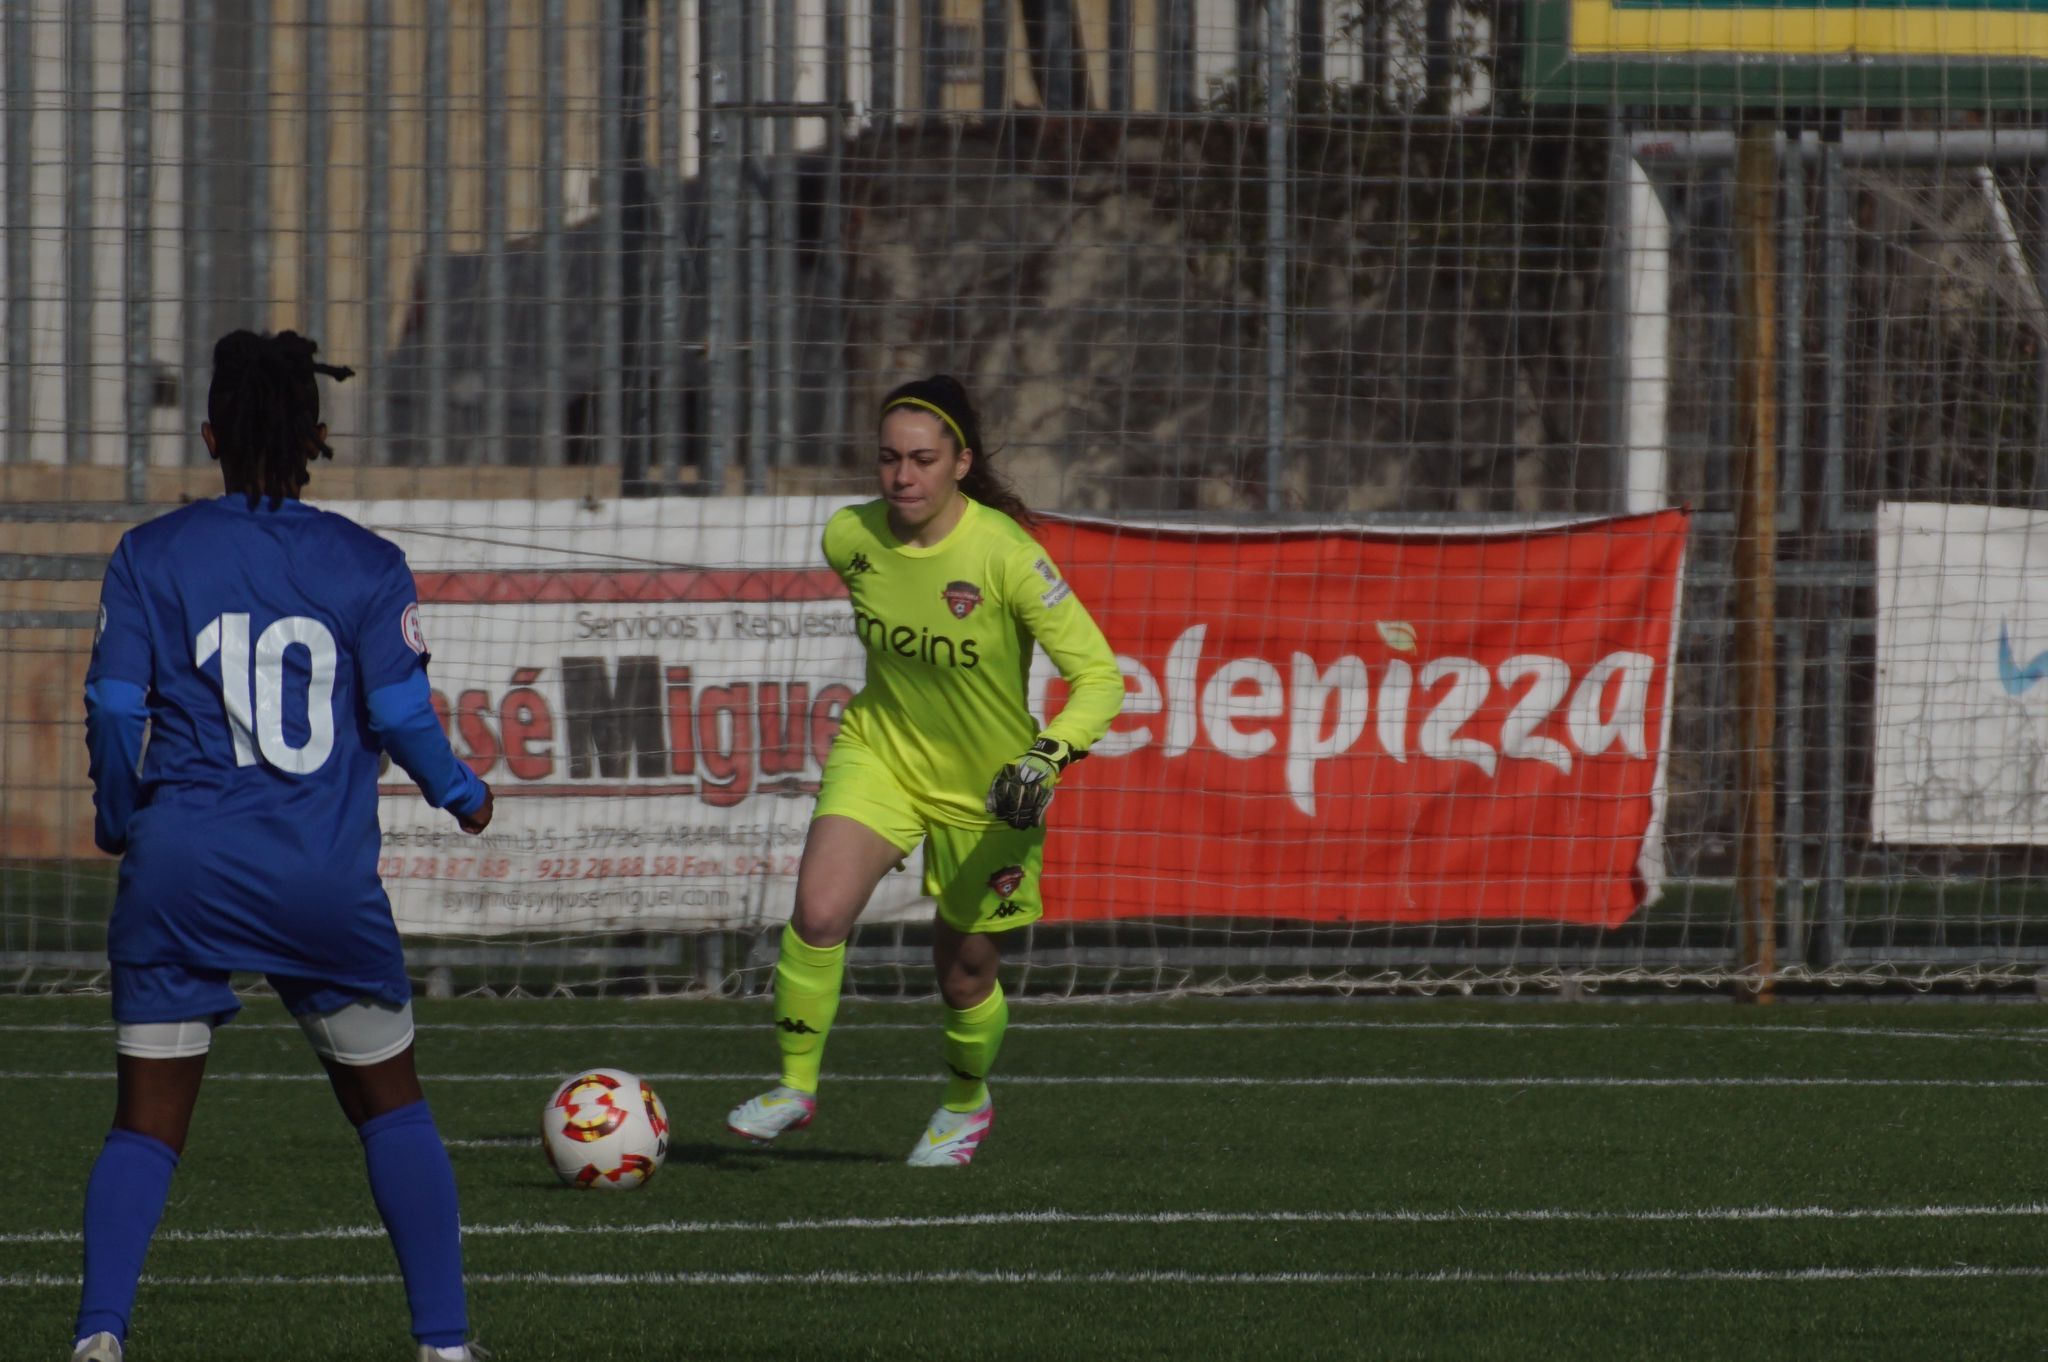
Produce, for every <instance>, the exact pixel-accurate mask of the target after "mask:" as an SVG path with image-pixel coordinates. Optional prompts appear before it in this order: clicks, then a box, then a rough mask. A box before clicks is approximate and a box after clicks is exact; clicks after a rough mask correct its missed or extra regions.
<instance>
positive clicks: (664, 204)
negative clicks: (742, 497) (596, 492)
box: [649, 0, 704, 493]
mask: <svg viewBox="0 0 2048 1362" xmlns="http://www.w3.org/2000/svg"><path fill="white" fill-rule="evenodd" d="M682 86H683V6H682V0H662V5H661V88H660V90H659V92H658V95H657V98H656V107H657V108H658V109H659V110H660V117H661V163H660V164H659V165H658V166H656V167H655V168H654V180H655V182H654V184H653V186H652V192H653V193H654V195H655V202H656V203H657V204H658V205H659V210H660V223H659V227H660V231H661V359H660V360H659V361H658V362H657V363H655V364H653V365H651V366H650V368H651V370H652V377H653V382H654V439H655V442H656V447H657V449H658V450H659V452H660V465H661V475H660V478H659V483H660V487H661V490H662V491H663V492H665V493H673V492H674V491H676V490H677V488H679V487H680V486H681V485H682V480H683V443H684V439H685V434H684V430H683V421H684V416H683V389H684V384H683V381H682V380H683V375H684V373H685V372H687V371H688V367H689V357H688V351H687V349H686V348H685V345H684V341H683V212H682V192H683V178H682V146H683V98H682ZM703 171H704V167H703V163H702V162H701V161H700V162H699V163H698V167H697V173H698V175H699V176H700V177H701V176H702V175H703ZM649 471H650V477H652V470H649Z"/></svg>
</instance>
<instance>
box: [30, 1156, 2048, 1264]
mask: <svg viewBox="0 0 2048 1362" xmlns="http://www.w3.org/2000/svg"><path fill="white" fill-rule="evenodd" d="M520 1143H522V1144H528V1143H531V1141H521V1142H520ZM2043 1216H2048V1202H2038V1201H2030V1202H2020V1203H2015V1204H2012V1205H1992V1206H1944V1205H1927V1206H1845V1207H1834V1206H1710V1207H1705V1208H1701V1209H1696V1210H1614V1211H1594V1210H1573V1209H1569V1208H1557V1207H1536V1208H1532V1209H1527V1210H1512V1211H1487V1210H1444V1211H1420V1210H1399V1209H1395V1210H1380V1211H1213V1210H1193V1211H1059V1210H1043V1211H980V1212H975V1213H971V1214H964V1215H929V1216H834V1217H826V1218H814V1219H788V1220H657V1221H648V1222H645V1223H640V1224H622V1223H619V1222H616V1221H604V1222H601V1223H593V1224H565V1223H559V1222H550V1221H513V1222H511V1223H509V1224H496V1225H464V1226H463V1227H462V1233H463V1236H464V1237H465V1238H469V1239H497V1238H517V1239H525V1238H543V1237H555V1236H564V1235H566V1236H572V1237H576V1236H584V1235H601V1236H604V1237H606V1238H610V1237H614V1236H623V1237H634V1236H642V1237H644V1236H654V1237H666V1236H671V1235H711V1234H741V1235H746V1234H802V1233H814V1232H819V1231H829V1232H832V1233H843V1232H851V1231H883V1230H949V1229H1000V1228H1005V1227H1016V1226H1026V1227H1034V1228H1052V1229H1059V1228H1065V1227H1069V1226H1094V1225H1123V1226H1149V1227H1171V1226H1180V1225H1393V1226H1399V1225H1424V1226H1435V1225H1452V1226H1456V1225H1705V1224H1764V1223H1778V1224H1804V1223H1816V1222H1818V1223H1827V1224H1841V1223H1851V1222H1857V1221H1864V1222H1885V1221H1904V1220H2001V1219H2013V1220H2018V1219H2036V1218H2040V1217H2043ZM79 1237H80V1236H79V1232H78V1231H77V1230H27V1231H15V1232H12V1233H4V1234H0V1245H9V1244H75V1243H77V1242H79ZM383 1237H384V1227H383V1226H381V1225H330V1226H325V1227H321V1228H316V1229H308V1230H254V1229H215V1230H175V1229H173V1230H160V1231H158V1232H157V1235H156V1239H155V1241H154V1242H156V1243H160V1244H165V1243H168V1244H227V1243H248V1242H258V1243H267V1244H278V1243H310V1242H341V1241H347V1240H355V1239H382V1238H383Z"/></svg>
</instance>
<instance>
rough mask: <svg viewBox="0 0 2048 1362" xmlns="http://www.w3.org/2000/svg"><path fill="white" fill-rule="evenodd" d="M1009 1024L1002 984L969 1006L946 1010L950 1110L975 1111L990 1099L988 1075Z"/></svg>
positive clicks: (947, 1101) (993, 1065)
mask: <svg viewBox="0 0 2048 1362" xmlns="http://www.w3.org/2000/svg"><path fill="white" fill-rule="evenodd" d="M1009 1024H1010V1005H1009V1004H1008V1003H1007V1002H1005V1001H1004V1000H1003V986H1002V985H1001V984H997V985H996V986H995V991H994V992H992V993H990V994H989V995H988V996H987V997H986V998H983V999H982V1000H981V1001H980V1002H978V1003H976V1004H975V1005H974V1006H972V1007H970V1008H966V1009H965V1010H956V1009H954V1008H950V1007H949V1008H947V1009H946V1068H947V1069H949V1070H951V1073H952V1076H951V1077H949V1078H948V1079H947V1080H946V1097H945V1101H944V1103H943V1105H944V1106H945V1108H946V1110H947V1111H974V1110H976V1109H978V1108H979V1107H981V1106H982V1104H983V1103H985V1102H987V1101H988V1076H989V1073H990V1071H992V1070H993V1069H994V1068H995V1067H996V1051H998V1050H1000V1049H1002V1048H1003V1031H1004V1029H1005V1028H1007V1027H1008V1026H1009Z"/></svg>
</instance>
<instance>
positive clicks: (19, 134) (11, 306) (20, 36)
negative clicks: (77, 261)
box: [0, 5, 36, 463]
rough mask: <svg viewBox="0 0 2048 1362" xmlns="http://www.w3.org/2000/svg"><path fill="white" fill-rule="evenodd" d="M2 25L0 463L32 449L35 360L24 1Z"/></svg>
mask: <svg viewBox="0 0 2048 1362" xmlns="http://www.w3.org/2000/svg"><path fill="white" fill-rule="evenodd" d="M5 23H6V26H7V29H6V32H7V90H6V101H7V154H6V187H7V432H6V440H7V443H6V446H5V448H4V449H0V463H4V462H7V461H9V460H15V461H20V462H26V461H27V460H28V458H29V456H30V455H31V454H32V453H33V450H32V449H31V445H32V443H33V441H34V439H35V426H34V423H33V421H32V420H31V413H30V411H29V402H30V387H29V379H30V377H31V375H32V366H33V364H34V360H35V350H34V347H33V344H32V342H33V341H34V339H35V329H34V327H33V326H32V325H31V324H30V319H29V313H30V312H31V310H33V308H34V306H35V290H34V288H33V287H32V286H31V284H30V282H29V275H30V272H31V269H32V264H31V262H32V260H33V253H32V247H33V244H34V231H33V222H32V218H31V215H32V214H33V212H34V207H33V199H32V192H33V189H34V185H33V183H32V181H31V178H30V177H31V174H32V172H33V169H34V167H33V164H32V162H31V161H30V159H29V156H28V146H29V138H30V125H31V123H32V122H33V120H34V118H35V94H36V90H35V69H36V65H35V54H34V53H32V52H31V51H30V50H29V41H30V38H29V32H30V30H29V16H28V9H27V7H26V6H24V5H8V6H7V7H6V15H5Z"/></svg>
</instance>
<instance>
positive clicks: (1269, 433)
mask: <svg viewBox="0 0 2048 1362" xmlns="http://www.w3.org/2000/svg"><path fill="white" fill-rule="evenodd" d="M1288 4H1289V0H1267V3H1266V470H1265V471H1266V509H1267V510H1269V511H1277V510H1279V509H1280V507H1281V495H1280V490H1281V478H1282V476H1283V475H1284V474H1285V472H1286V457H1287V371H1288V364H1287V339H1288V336H1287V331H1288V322H1289V313H1288V307H1287V253H1288V225H1287V207H1288V194H1287V189H1288V184H1287V180H1288V174H1289V172H1290V169H1291V167H1290V164H1289V154H1288V140H1289V134H1290V132H1291V131H1292V128H1291V118H1290V113H1291V108H1292V104H1293V95H1294V78H1293V69H1292V68H1293V57H1294V53H1293V44H1292V39H1291V36H1290V35H1289V33H1288V31H1287V30H1288V17H1289V16H1288Z"/></svg>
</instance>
